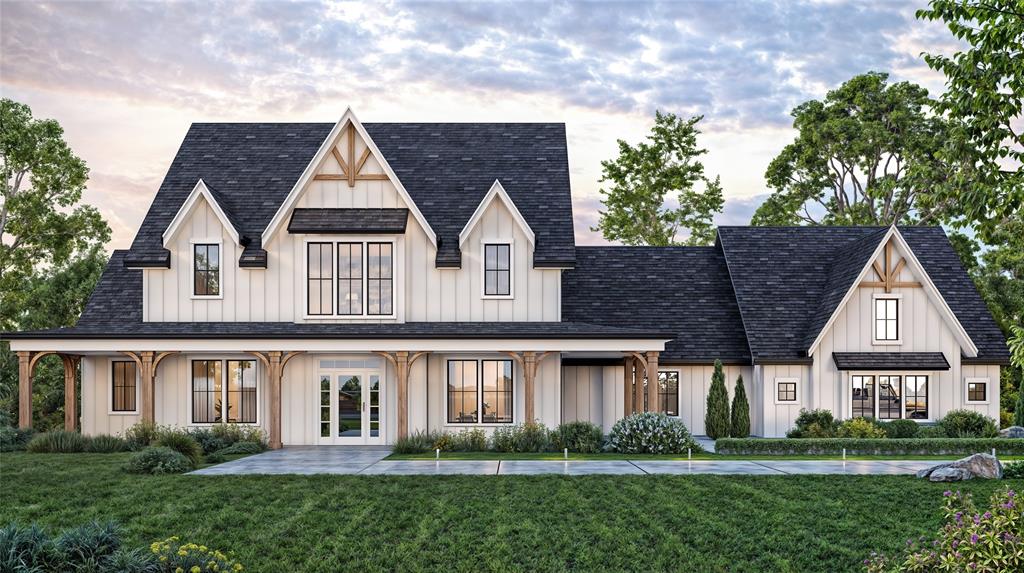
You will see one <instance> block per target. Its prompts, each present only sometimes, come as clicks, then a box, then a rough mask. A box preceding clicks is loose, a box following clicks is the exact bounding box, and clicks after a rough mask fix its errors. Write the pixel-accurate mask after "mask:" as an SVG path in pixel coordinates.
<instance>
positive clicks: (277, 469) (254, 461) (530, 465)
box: [192, 446, 939, 475]
mask: <svg viewBox="0 0 1024 573" xmlns="http://www.w3.org/2000/svg"><path fill="white" fill-rule="evenodd" d="M390 453H391V450H390V449H389V448H386V447H355V446H349V447H346V446H306V447H301V446H294V447H288V448H284V449H280V450H274V451H270V452H266V453H262V454H257V455H254V456H248V457H245V458H241V459H237V460H234V461H230V462H225V463H223V464H217V465H215V466H210V467H207V468H203V469H201V470H198V471H194V472H192V475H247V474H300V475H311V474H346V475H353V474H358V475H539V474H562V475H594V474H605V475H647V474H673V475H696V474H731V475H787V474H803V475H808V474H839V475H902V474H913V473H915V472H916V471H917V470H919V469H923V468H926V467H931V466H933V465H935V464H937V463H939V462H938V461H935V460H928V461H912V460H905V461H904V460H873V461H861V460H858V461H849V462H843V461H833V460H779V461H772V460H759V461H729V460H694V461H691V462H688V461H685V460H684V461H668V460H641V459H638V460H570V461H547V460H506V461H496V460H494V461H483V460H481V461H476V460H445V459H442V460H439V461H435V460H385V459H384V458H386V457H387V456H388V455H390Z"/></svg>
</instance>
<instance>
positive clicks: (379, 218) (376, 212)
mask: <svg viewBox="0 0 1024 573" xmlns="http://www.w3.org/2000/svg"><path fill="white" fill-rule="evenodd" d="M408 221H409V210H408V209H405V208H397V209H328V208H324V209H293V210H292V216H291V219H290V220H289V221H288V232H289V233H293V234H294V233H313V234H360V233H367V234H393V235H401V234H404V233H405V227H406V223H407V222H408Z"/></svg>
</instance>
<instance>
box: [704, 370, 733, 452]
mask: <svg viewBox="0 0 1024 573" xmlns="http://www.w3.org/2000/svg"><path fill="white" fill-rule="evenodd" d="M731 423H732V421H731V420H730V418H729V391H728V390H726V389H725V373H724V372H723V371H722V361H721V360H715V370H714V373H713V374H712V375H711V389H710V390H708V404H707V411H706V412H705V413H704V431H705V432H706V433H707V435H708V437H709V438H711V439H713V440H717V439H718V438H728V437H729V426H730V424H731Z"/></svg>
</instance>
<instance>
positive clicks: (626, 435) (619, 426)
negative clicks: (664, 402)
mask: <svg viewBox="0 0 1024 573" xmlns="http://www.w3.org/2000/svg"><path fill="white" fill-rule="evenodd" d="M608 448H609V449H610V450H612V451H614V452H619V453H623V454H681V453H683V452H685V451H686V450H687V448H689V449H692V450H693V451H695V452H699V451H702V450H701V448H700V446H699V445H697V443H696V442H694V441H693V438H692V437H691V436H690V432H689V430H687V429H686V425H684V424H683V423H682V422H681V421H680V420H679V419H677V418H670V417H668V416H666V415H665V414H659V413H656V412H639V413H636V414H630V415H629V416H626V417H625V418H622V419H621V420H619V421H618V422H615V425H614V426H612V431H611V433H610V434H609V435H608Z"/></svg>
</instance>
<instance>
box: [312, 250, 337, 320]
mask: <svg viewBox="0 0 1024 573" xmlns="http://www.w3.org/2000/svg"><path fill="white" fill-rule="evenodd" d="M331 247H332V245H331V243H308V244H306V272H307V275H306V304H307V305H308V308H307V309H306V312H307V313H308V314H309V315H311V316H314V315H316V316H322V315H330V314H334V309H333V307H332V304H331V301H332V299H333V298H334V297H333V296H332V293H331V283H332V282H333V279H332V278H331V277H332V274H333V266H334V265H333V264H332V259H333V256H332V254H331V250H332V249H331Z"/></svg>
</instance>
